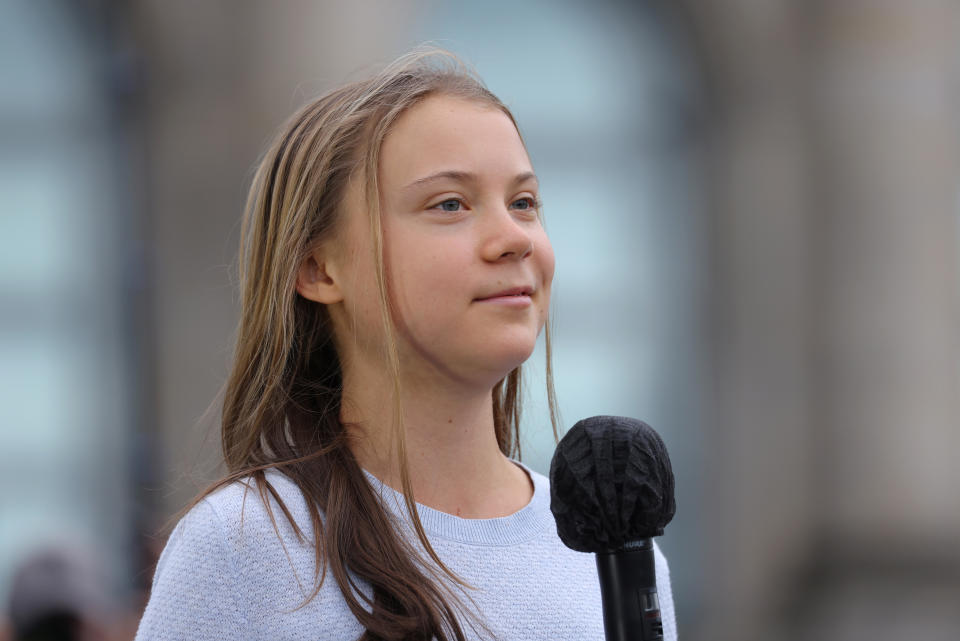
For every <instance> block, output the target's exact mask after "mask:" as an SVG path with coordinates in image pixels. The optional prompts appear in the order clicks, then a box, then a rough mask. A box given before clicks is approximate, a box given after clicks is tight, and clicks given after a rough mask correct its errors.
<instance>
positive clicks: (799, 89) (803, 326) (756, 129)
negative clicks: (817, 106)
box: [678, 0, 813, 641]
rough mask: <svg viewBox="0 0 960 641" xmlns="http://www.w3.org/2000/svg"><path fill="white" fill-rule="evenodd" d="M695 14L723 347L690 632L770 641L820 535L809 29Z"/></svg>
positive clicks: (745, 4) (792, 21)
mask: <svg viewBox="0 0 960 641" xmlns="http://www.w3.org/2000/svg"><path fill="white" fill-rule="evenodd" d="M686 6H687V10H688V11H689V12H690V15H691V17H692V21H693V27H694V30H695V32H696V33H697V37H698V40H699V43H700V49H701V54H702V60H703V63H704V66H705V68H706V72H707V76H708V78H709V84H710V90H711V96H712V100H711V104H710V108H709V113H710V114H711V122H710V130H711V132H712V134H711V140H710V158H709V165H710V183H711V187H710V189H711V193H710V194H709V197H708V202H709V203H710V207H711V209H712V211H711V216H710V219H711V220H712V221H713V228H712V230H711V237H710V247H711V253H712V256H711V263H712V266H713V270H712V272H711V275H710V279H711V286H710V288H709V291H710V293H711V295H710V300H709V303H708V304H709V308H710V309H711V310H712V311H711V314H710V317H709V319H708V323H709V327H710V329H711V332H712V336H711V339H712V343H713V346H714V348H713V367H712V370H711V376H710V380H711V381H712V383H711V384H712V387H713V394H712V396H713V402H712V407H713V411H712V413H711V412H707V413H705V415H706V416H710V417H711V419H707V429H705V430H704V433H705V435H706V439H707V442H706V443H705V444H704V446H703V450H704V452H705V457H706V461H707V469H706V471H705V478H706V484H705V489H704V492H705V494H706V497H705V504H706V505H707V506H708V508H707V509H708V512H709V513H708V514H707V515H706V516H705V517H704V518H703V522H704V523H706V524H709V525H708V527H709V530H708V531H707V532H705V533H704V535H703V536H704V541H705V542H706V543H707V549H706V550H705V551H704V553H703V555H702V556H703V558H704V559H705V568H704V571H703V575H704V584H705V585H704V586H703V587H702V590H703V591H704V592H705V593H706V594H708V595H709V601H708V603H707V606H708V607H707V608H706V611H705V613H704V617H703V619H702V621H701V622H700V625H699V626H697V627H696V628H695V629H693V630H689V631H683V630H681V633H682V634H683V635H684V636H685V637H686V636H687V635H688V634H689V635H690V636H691V637H692V638H695V639H709V640H710V641H722V640H725V639H730V640H733V639H737V640H738V641H743V640H745V639H751V640H752V639H756V640H758V641H759V640H761V639H763V640H768V639H774V638H778V637H777V636H776V635H775V634H773V633H772V631H773V630H776V626H775V623H776V622H775V619H776V616H777V612H778V608H779V603H780V602H781V600H782V598H783V592H784V589H785V586H786V585H788V584H789V583H790V577H792V576H793V573H794V568H795V567H796V565H797V564H798V563H799V562H800V559H802V558H803V556H804V553H805V551H806V549H807V546H808V544H809V543H808V541H809V533H810V531H811V530H812V528H813V519H812V518H811V507H810V499H811V497H810V496H809V483H808V475H809V460H808V457H807V452H808V451H809V449H810V439H811V432H810V430H809V429H808V426H809V425H810V422H811V417H810V415H809V409H808V408H809V405H810V403H809V393H808V370H809V363H808V361H809V351H810V350H809V341H808V335H809V329H808V324H809V314H808V309H809V293H808V288H809V285H808V282H807V281H808V273H807V255H808V248H807V237H808V235H809V229H808V225H809V220H808V218H807V216H806V212H807V211H808V209H809V207H810V205H809V202H808V200H807V199H808V194H809V191H810V187H809V173H808V171H807V144H806V143H807V140H806V132H805V129H804V122H803V119H802V110H801V109H800V106H801V105H802V104H803V102H804V99H805V98H804V94H803V90H804V87H803V70H802V67H801V66H800V65H801V64H802V62H803V53H802V47H803V31H802V27H803V24H802V21H801V20H800V15H799V12H798V11H797V9H796V7H794V6H793V3H790V2H783V1H770V0H727V1H724V2H710V3H701V2H688V3H686ZM682 607H683V605H682V603H681V604H678V610H680V609H682Z"/></svg>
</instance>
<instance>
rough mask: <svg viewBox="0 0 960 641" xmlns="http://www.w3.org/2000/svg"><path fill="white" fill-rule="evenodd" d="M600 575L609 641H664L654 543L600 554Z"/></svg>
mask: <svg viewBox="0 0 960 641" xmlns="http://www.w3.org/2000/svg"><path fill="white" fill-rule="evenodd" d="M597 572H598V574H599V575H600V596H601V598H602V599H603V629H604V632H605V635H606V637H607V641H661V640H662V639H663V621H662V620H661V618H660V600H659V598H658V597H657V573H656V568H655V565H654V560H653V541H652V540H651V539H641V540H640V541H637V542H635V543H631V544H630V546H629V549H625V550H618V551H616V552H598V553H597Z"/></svg>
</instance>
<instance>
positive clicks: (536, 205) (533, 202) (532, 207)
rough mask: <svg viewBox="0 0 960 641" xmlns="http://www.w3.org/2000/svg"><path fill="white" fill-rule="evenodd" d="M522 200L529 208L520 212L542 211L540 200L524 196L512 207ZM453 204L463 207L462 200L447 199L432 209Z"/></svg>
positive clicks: (456, 210) (452, 211)
mask: <svg viewBox="0 0 960 641" xmlns="http://www.w3.org/2000/svg"><path fill="white" fill-rule="evenodd" d="M521 200H525V201H527V204H528V206H527V208H526V209H521V210H520V211H537V210H539V209H540V205H541V202H540V200H538V199H536V198H533V197H532V196H524V197H523V198H517V199H516V200H515V201H513V203H511V205H512V204H515V203H518V202H520V201H521ZM451 202H455V203H459V204H460V205H461V206H463V200H462V199H460V198H446V199H444V200H441V201H440V202H438V203H437V204H436V205H434V206H433V207H431V208H430V209H439V208H441V207H442V205H443V204H444V203H451ZM443 211H449V212H450V213H456V212H458V211H460V210H459V209H455V210H454V209H445V210H443Z"/></svg>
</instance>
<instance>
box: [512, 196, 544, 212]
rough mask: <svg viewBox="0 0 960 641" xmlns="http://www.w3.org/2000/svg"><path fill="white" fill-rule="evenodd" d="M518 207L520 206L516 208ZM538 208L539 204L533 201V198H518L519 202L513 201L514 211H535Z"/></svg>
mask: <svg viewBox="0 0 960 641" xmlns="http://www.w3.org/2000/svg"><path fill="white" fill-rule="evenodd" d="M518 205H520V206H518ZM539 206H540V203H539V202H537V201H536V200H534V199H533V198H530V197H527V198H520V199H519V200H515V201H513V207H514V209H519V210H521V211H527V210H530V209H536V208H537V207H539Z"/></svg>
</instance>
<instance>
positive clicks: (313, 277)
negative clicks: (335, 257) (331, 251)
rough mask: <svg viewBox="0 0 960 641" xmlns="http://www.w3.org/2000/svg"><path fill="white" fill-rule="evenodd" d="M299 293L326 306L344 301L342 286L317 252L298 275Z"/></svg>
mask: <svg viewBox="0 0 960 641" xmlns="http://www.w3.org/2000/svg"><path fill="white" fill-rule="evenodd" d="M297 293H298V294H300V295H301V296H303V297H304V298H306V299H308V300H312V301H315V302H317V303H323V304H324V305H331V304H333V303H339V302H340V301H342V300H343V293H342V292H341V291H340V285H339V283H338V282H337V280H336V279H335V278H334V277H333V275H332V274H331V273H330V271H329V269H328V265H327V263H326V262H325V261H324V259H323V256H321V255H320V252H319V251H315V252H313V253H312V254H310V256H308V257H307V259H306V260H304V261H303V263H302V264H301V265H300V270H299V272H298V273H297Z"/></svg>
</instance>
